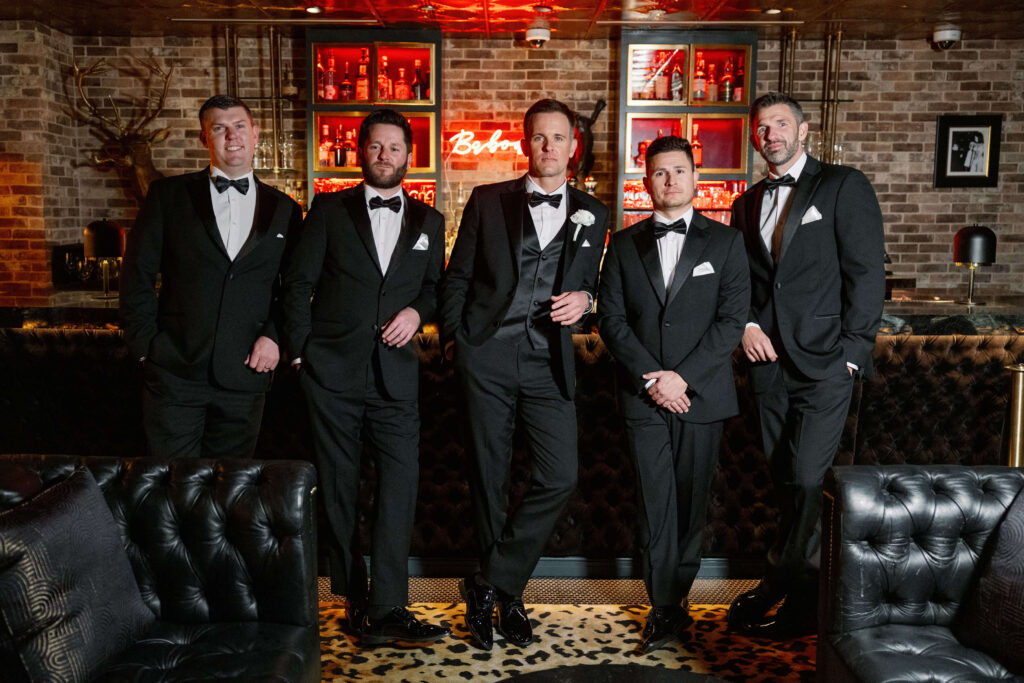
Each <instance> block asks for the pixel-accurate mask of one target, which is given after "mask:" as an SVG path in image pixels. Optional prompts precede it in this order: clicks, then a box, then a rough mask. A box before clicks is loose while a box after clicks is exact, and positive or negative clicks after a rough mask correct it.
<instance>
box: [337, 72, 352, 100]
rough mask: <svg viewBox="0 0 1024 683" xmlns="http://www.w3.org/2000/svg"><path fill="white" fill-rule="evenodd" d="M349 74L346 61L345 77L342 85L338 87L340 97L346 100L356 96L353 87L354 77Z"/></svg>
mask: <svg viewBox="0 0 1024 683" xmlns="http://www.w3.org/2000/svg"><path fill="white" fill-rule="evenodd" d="M348 74H349V71H348V62H345V78H344V80H342V82H341V87H340V88H338V97H339V99H342V100H344V101H346V102H348V101H349V100H351V99H352V98H353V97H354V96H355V88H354V87H352V79H351V78H349V75H348Z"/></svg>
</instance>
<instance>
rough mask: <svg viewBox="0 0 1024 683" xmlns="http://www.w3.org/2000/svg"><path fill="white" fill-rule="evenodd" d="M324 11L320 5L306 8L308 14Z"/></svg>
mask: <svg viewBox="0 0 1024 683" xmlns="http://www.w3.org/2000/svg"><path fill="white" fill-rule="evenodd" d="M323 11H324V8H323V7H321V6H320V5H310V6H308V7H307V8H306V12H307V13H308V14H320V13H321V12H323Z"/></svg>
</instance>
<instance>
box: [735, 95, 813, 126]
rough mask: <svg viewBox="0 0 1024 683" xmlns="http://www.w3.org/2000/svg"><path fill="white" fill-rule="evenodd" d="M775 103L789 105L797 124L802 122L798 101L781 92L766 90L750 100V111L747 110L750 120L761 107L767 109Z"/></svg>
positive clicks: (801, 112)
mask: <svg viewBox="0 0 1024 683" xmlns="http://www.w3.org/2000/svg"><path fill="white" fill-rule="evenodd" d="M776 104H784V105H786V106H787V107H789V110H790V111H791V112H793V118H795V119H796V122H797V124H798V125H799V124H801V123H803V122H804V110H803V108H802V107H801V106H800V103H799V102H797V101H796V100H794V99H793V98H792V97H790V96H789V95H786V94H785V93H781V92H766V93H765V94H763V95H761V96H760V97H758V98H757V99H756V100H754V101H753V102H751V103H750V112H748V113H749V116H750V121H751V122H753V120H754V117H755V116H757V112H759V111H761V110H762V109H767V108H768V107H774V106H775V105H776Z"/></svg>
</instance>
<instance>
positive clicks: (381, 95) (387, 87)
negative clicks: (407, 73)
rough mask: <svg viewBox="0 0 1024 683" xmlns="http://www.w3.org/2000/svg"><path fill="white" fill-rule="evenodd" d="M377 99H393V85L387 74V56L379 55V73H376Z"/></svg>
mask: <svg viewBox="0 0 1024 683" xmlns="http://www.w3.org/2000/svg"><path fill="white" fill-rule="evenodd" d="M377 99H378V100H393V99H395V96H394V86H393V85H392V83H391V77H390V76H389V75H388V56H387V55H381V58H380V73H378V74H377Z"/></svg>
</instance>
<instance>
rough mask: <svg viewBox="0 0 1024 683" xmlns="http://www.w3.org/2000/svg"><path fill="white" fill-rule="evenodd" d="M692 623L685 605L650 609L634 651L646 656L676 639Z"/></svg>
mask: <svg viewBox="0 0 1024 683" xmlns="http://www.w3.org/2000/svg"><path fill="white" fill-rule="evenodd" d="M692 623H693V617H691V616H690V613H689V610H688V609H687V604H686V603H683V605H682V606H679V605H671V606H668V607H652V608H651V611H650V612H648V613H647V623H645V624H644V630H643V632H642V633H641V634H640V644H639V645H637V646H636V651H637V652H639V653H640V654H646V653H648V652H650V651H652V650H657V649H658V648H659V647H661V646H663V645H665V644H666V643H668V641H670V640H674V639H678V638H679V635H680V633H681V632H682V631H683V629H685V628H686V627H688V626H689V625H690V624H692Z"/></svg>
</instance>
